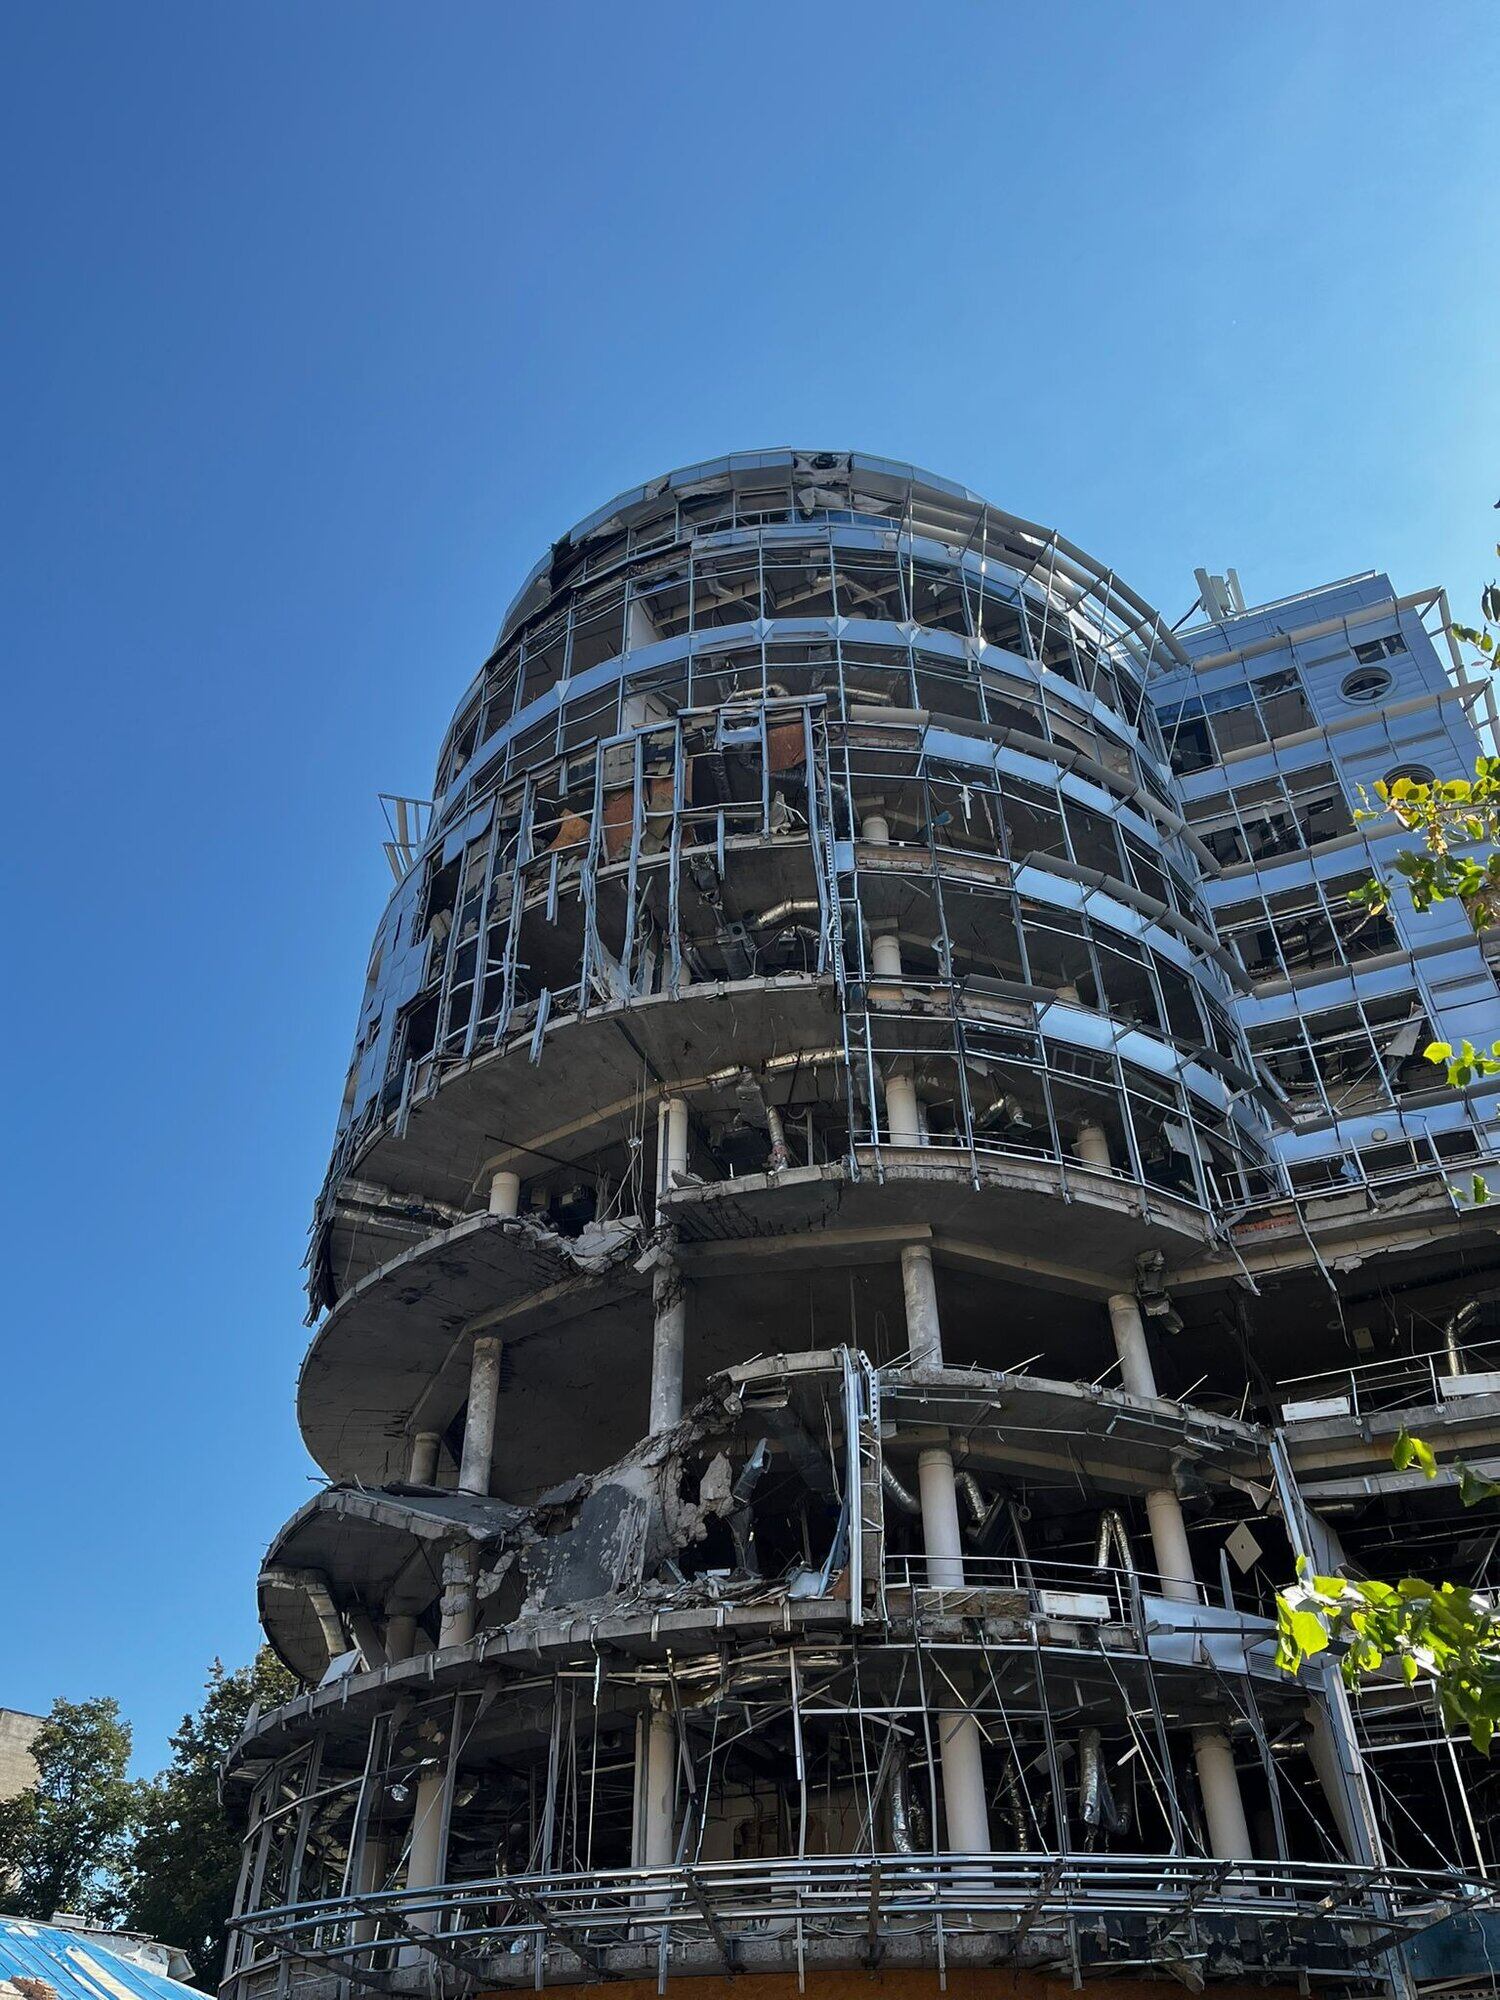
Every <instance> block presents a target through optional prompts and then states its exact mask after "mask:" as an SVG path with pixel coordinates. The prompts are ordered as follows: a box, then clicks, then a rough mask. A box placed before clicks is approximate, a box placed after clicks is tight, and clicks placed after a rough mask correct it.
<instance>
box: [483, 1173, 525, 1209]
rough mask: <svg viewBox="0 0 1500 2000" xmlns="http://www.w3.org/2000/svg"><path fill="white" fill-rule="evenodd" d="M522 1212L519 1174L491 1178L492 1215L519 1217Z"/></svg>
mask: <svg viewBox="0 0 1500 2000" xmlns="http://www.w3.org/2000/svg"><path fill="white" fill-rule="evenodd" d="M520 1212H521V1176H520V1175H519V1174H508V1173H500V1174H492V1175H491V1177H490V1214H491V1215H519V1214H520Z"/></svg>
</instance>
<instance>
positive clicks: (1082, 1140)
mask: <svg viewBox="0 0 1500 2000" xmlns="http://www.w3.org/2000/svg"><path fill="white" fill-rule="evenodd" d="M1077 1146H1078V1157H1079V1159H1080V1160H1082V1162H1083V1164H1084V1165H1085V1166H1086V1167H1102V1168H1103V1169H1104V1170H1105V1172H1106V1173H1108V1172H1110V1171H1112V1169H1113V1167H1114V1161H1113V1160H1112V1159H1111V1158H1110V1153H1109V1135H1108V1134H1107V1133H1106V1132H1105V1130H1104V1127H1103V1126H1102V1125H1096V1124H1095V1123H1094V1122H1093V1120H1092V1119H1090V1118H1086V1119H1085V1120H1084V1121H1083V1123H1082V1124H1081V1125H1080V1126H1079V1128H1078V1139H1077Z"/></svg>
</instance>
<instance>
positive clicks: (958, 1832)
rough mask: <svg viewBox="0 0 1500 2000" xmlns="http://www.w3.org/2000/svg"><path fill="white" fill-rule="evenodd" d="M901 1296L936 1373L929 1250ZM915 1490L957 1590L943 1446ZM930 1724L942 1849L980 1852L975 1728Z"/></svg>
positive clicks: (914, 1338)
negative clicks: (938, 1770) (939, 1788)
mask: <svg viewBox="0 0 1500 2000" xmlns="http://www.w3.org/2000/svg"><path fill="white" fill-rule="evenodd" d="M887 1090H889V1085H887ZM913 1103H915V1092H913ZM901 1291H902V1295H903V1298H904V1300H905V1303H906V1342H907V1346H908V1348H909V1349H910V1350H911V1355H912V1359H913V1360H914V1361H916V1362H918V1363H919V1364H920V1365H923V1366H926V1367H929V1368H939V1367H941V1366H942V1361H943V1328H942V1321H941V1320H940V1319H939V1317H938V1304H937V1280H936V1277H935V1275H934V1272H933V1268H932V1251H931V1250H930V1249H929V1247H928V1246H927V1245H926V1244H925V1243H908V1244H907V1245H906V1246H905V1247H904V1248H903V1249H902V1252H901ZM917 1490H918V1493H919V1494H920V1496H921V1501H922V1546H923V1548H924V1550H925V1551H926V1556H927V1577H928V1581H929V1582H930V1583H931V1584H933V1585H934V1586H937V1587H940V1588H951V1587H953V1586H962V1584H963V1580H964V1559H963V1537H962V1534H961V1532H960V1529H959V1524H958V1490H957V1487H956V1485H955V1483H954V1476H953V1454H952V1453H951V1452H950V1451H949V1450H948V1448H947V1447H946V1446H945V1445H931V1446H929V1447H928V1448H927V1449H926V1450H925V1451H922V1452H919V1453H918V1455H917ZM937 1724H938V1755H939V1757H940V1759H941V1762H942V1770H943V1818H944V1824H945V1827H946V1830H947V1841H948V1851H949V1853H950V1854H987V1853H988V1852H989V1847H990V1822H989V1810H988V1806H987V1804H986V1800H985V1791H984V1763H983V1758H982V1755H981V1739H980V1734H979V1724H978V1723H977V1722H976V1721H975V1720H974V1717H973V1716H972V1715H969V1714H967V1713H965V1714H960V1715H954V1714H951V1713H947V1714H942V1715H939V1717H938V1718H937Z"/></svg>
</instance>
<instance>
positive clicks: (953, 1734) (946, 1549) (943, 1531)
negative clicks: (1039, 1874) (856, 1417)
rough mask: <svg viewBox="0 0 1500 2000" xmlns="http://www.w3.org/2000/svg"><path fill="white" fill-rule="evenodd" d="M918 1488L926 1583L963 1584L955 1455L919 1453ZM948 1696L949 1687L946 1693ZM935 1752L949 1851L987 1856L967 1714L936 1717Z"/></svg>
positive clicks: (980, 1770)
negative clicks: (938, 1758) (936, 1749)
mask: <svg viewBox="0 0 1500 2000" xmlns="http://www.w3.org/2000/svg"><path fill="white" fill-rule="evenodd" d="M917 1488H918V1491H919V1492H920V1494H921V1497H922V1544H923V1547H924V1548H925V1550H926V1552H927V1581H928V1583H929V1584H930V1585H931V1586H932V1587H933V1588H935V1589H939V1590H943V1589H953V1588H955V1587H961V1586H962V1584H963V1580H964V1558H963V1539H962V1535H961V1532H960V1529H959V1524H958V1492H957V1489H956V1487H955V1485H954V1479H953V1454H952V1453H951V1452H950V1451H948V1450H947V1449H946V1448H945V1447H944V1446H942V1445H930V1446H929V1447H928V1448H927V1449H926V1450H925V1451H922V1452H919V1453H918V1454H917ZM949 1698H950V1699H951V1690H950V1694H949ZM936 1723H937V1731H938V1755H939V1757H940V1759H941V1761H942V1770H943V1819H944V1823H945V1825H946V1828H947V1834H948V1851H949V1853H950V1854H987V1853H988V1852H989V1848H990V1817H989V1807H988V1804H987V1802H986V1799H985V1790H984V1757H983V1745H982V1740H981V1737H980V1734H979V1724H978V1723H977V1722H976V1721H975V1719H974V1717H973V1716H972V1715H970V1714H968V1713H967V1712H963V1713H958V1714H955V1713H953V1712H952V1711H951V1710H948V1709H946V1708H945V1709H942V1710H940V1711H939V1713H938V1715H937V1717H936Z"/></svg>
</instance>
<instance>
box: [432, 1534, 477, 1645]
mask: <svg viewBox="0 0 1500 2000" xmlns="http://www.w3.org/2000/svg"><path fill="white" fill-rule="evenodd" d="M473 1636H474V1553H473V1550H472V1549H468V1548H461V1549H449V1550H447V1552H446V1553H445V1554H444V1556H443V1604H442V1612H441V1624H440V1625H439V1627H438V1646H439V1647H440V1648H441V1647H443V1646H466V1645H467V1644H468V1642H469V1641H470V1639H472V1638H473Z"/></svg>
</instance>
